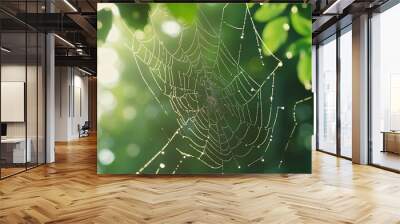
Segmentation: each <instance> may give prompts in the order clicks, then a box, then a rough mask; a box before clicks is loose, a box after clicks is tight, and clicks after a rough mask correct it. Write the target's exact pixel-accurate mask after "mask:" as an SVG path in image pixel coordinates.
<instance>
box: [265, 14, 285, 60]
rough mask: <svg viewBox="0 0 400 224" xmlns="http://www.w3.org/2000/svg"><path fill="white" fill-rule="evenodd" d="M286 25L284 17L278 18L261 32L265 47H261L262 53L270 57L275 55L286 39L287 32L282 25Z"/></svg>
mask: <svg viewBox="0 0 400 224" xmlns="http://www.w3.org/2000/svg"><path fill="white" fill-rule="evenodd" d="M287 23H288V19H287V18H286V17H283V16H282V17H279V18H276V19H274V20H272V21H271V22H269V23H268V24H267V25H266V26H265V27H264V30H263V33H262V36H263V40H264V42H265V44H266V45H267V47H268V49H269V50H268V49H267V47H265V46H263V50H264V53H265V54H266V55H271V53H275V52H276V51H277V50H278V49H279V48H280V47H281V46H282V44H284V43H285V42H286V40H287V37H288V31H287V30H285V29H284V25H285V24H287Z"/></svg>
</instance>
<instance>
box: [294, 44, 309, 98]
mask: <svg viewBox="0 0 400 224" xmlns="http://www.w3.org/2000/svg"><path fill="white" fill-rule="evenodd" d="M297 77H298V78H299V80H300V82H301V83H302V84H303V85H304V87H305V89H307V90H310V89H311V52H304V51H302V52H301V53H300V59H299V62H298V63H297Z"/></svg>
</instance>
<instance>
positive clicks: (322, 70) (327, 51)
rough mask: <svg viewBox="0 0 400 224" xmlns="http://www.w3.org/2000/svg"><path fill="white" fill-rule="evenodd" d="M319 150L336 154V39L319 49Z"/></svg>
mask: <svg viewBox="0 0 400 224" xmlns="http://www.w3.org/2000/svg"><path fill="white" fill-rule="evenodd" d="M318 148H319V149H320V150H323V151H327V152H330V153H336V39H335V37H333V38H332V40H330V41H328V42H327V43H324V44H321V45H320V46H319V48H318Z"/></svg>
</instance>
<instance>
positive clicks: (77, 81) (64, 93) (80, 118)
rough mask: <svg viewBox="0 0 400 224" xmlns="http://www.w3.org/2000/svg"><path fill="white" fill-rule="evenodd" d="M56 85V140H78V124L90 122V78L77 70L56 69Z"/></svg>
mask: <svg viewBox="0 0 400 224" xmlns="http://www.w3.org/2000/svg"><path fill="white" fill-rule="evenodd" d="M55 85H56V91H55V123H56V132H55V140H56V141H69V140H73V139H77V138H78V137H79V132H78V124H79V125H83V124H84V122H85V121H87V120H88V78H87V77H86V76H84V74H83V73H82V72H80V71H79V70H77V69H76V68H72V67H56V83H55ZM80 107H81V108H80ZM80 110H81V111H80Z"/></svg>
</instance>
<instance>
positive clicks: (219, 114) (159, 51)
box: [129, 3, 311, 174]
mask: <svg viewBox="0 0 400 224" xmlns="http://www.w3.org/2000/svg"><path fill="white" fill-rule="evenodd" d="M231 5H232V4H229V3H227V4H225V5H223V8H222V12H221V18H220V21H219V26H218V27H215V26H213V25H212V23H211V21H210V20H209V18H208V16H207V12H206V11H205V10H203V9H202V7H198V13H197V19H196V20H195V21H194V22H193V24H191V25H190V26H185V27H183V29H182V31H181V32H180V34H179V36H178V37H177V38H176V40H177V41H178V43H177V47H176V48H175V49H173V50H172V49H170V47H167V46H166V45H167V44H166V43H164V42H163V40H162V38H161V37H160V35H161V34H159V33H158V32H157V31H156V29H155V28H154V27H155V26H156V24H155V23H154V21H153V19H152V17H153V16H154V15H155V14H156V13H157V15H159V14H164V15H166V14H168V12H167V11H166V10H165V9H164V8H162V7H160V6H159V5H157V8H156V9H155V10H154V11H153V12H152V14H151V15H150V16H149V18H150V25H151V27H153V29H152V32H153V35H151V38H149V39H142V38H138V37H137V35H134V34H133V33H132V36H133V38H132V42H131V44H130V46H129V49H130V51H131V52H132V55H133V59H134V62H135V65H136V67H137V69H138V71H139V74H140V77H141V79H142V80H143V82H144V84H145V85H146V88H147V89H148V90H149V91H150V92H151V94H152V95H153V97H154V99H155V101H157V103H158V105H159V106H160V107H161V108H162V110H163V111H164V113H165V114H167V115H168V114H169V113H170V112H168V111H171V110H168V109H167V108H172V111H173V113H174V116H175V119H176V122H177V127H178V128H177V129H176V130H175V131H174V132H173V133H172V134H171V136H169V137H168V141H167V142H165V144H164V145H163V146H162V147H161V148H160V149H159V150H158V151H157V152H156V153H155V154H154V155H153V156H152V157H151V158H150V159H149V160H148V161H147V162H146V163H145V164H143V166H141V167H140V169H139V170H138V171H137V172H136V173H137V174H140V173H145V172H146V169H149V166H150V165H151V164H152V163H155V162H156V160H157V158H159V157H160V156H162V155H165V154H166V153H169V152H171V151H175V152H176V153H179V155H180V156H181V159H179V161H176V164H173V165H172V168H171V169H170V170H171V173H172V174H175V173H177V172H178V173H179V168H180V167H181V166H182V163H183V162H184V161H185V160H187V159H196V160H198V161H200V162H201V163H202V164H204V165H205V166H207V167H209V168H211V169H213V170H216V172H220V173H224V168H225V167H224V165H225V164H227V163H228V162H234V163H236V167H237V169H238V170H240V169H242V168H245V167H244V166H247V167H251V166H253V165H255V164H257V163H264V156H265V153H266V152H267V151H268V150H269V149H270V147H271V143H272V142H273V140H274V133H275V130H276V128H277V120H278V117H279V116H280V114H281V112H282V111H283V110H285V107H283V106H280V105H277V103H276V102H275V94H276V91H275V88H276V86H275V78H276V76H277V75H278V72H279V69H280V68H282V67H283V66H284V64H283V62H282V60H281V59H280V58H278V56H276V55H275V54H273V53H272V52H271V51H270V50H269V48H268V46H267V45H266V44H265V43H264V41H263V39H262V38H261V36H260V34H259V32H258V30H257V28H256V25H255V23H254V21H253V19H252V14H251V11H250V9H249V7H248V5H247V4H243V5H242V6H243V13H242V14H241V15H240V16H241V17H242V20H241V24H235V23H231V22H230V21H228V19H227V18H225V11H226V10H227V9H228V8H229V7H230V6H231ZM236 7H237V6H236ZM238 16H239V15H238ZM227 29H228V30H231V31H232V32H234V33H237V37H236V38H239V39H240V44H239V46H238V49H237V52H235V53H234V54H233V53H232V52H231V50H230V48H229V47H228V46H227V45H228V44H227V43H225V42H224V33H227V32H225V31H226V30H227ZM249 30H250V31H251V32H248V31H249ZM250 34H251V35H250ZM245 35H246V36H247V35H250V37H248V38H246V41H253V42H254V43H255V44H256V48H255V49H257V50H256V52H255V55H258V56H257V58H258V63H260V64H261V65H262V66H263V67H268V66H269V67H270V72H267V73H266V74H265V75H263V78H262V79H256V78H254V75H253V74H252V73H251V72H249V71H247V70H248V69H246V67H245V66H244V65H242V63H241V54H242V53H243V51H244V49H242V48H243V41H245V37H246V36H245ZM189 38H190V41H189V43H186V44H185V43H184V40H187V39H189ZM262 48H265V49H266V50H267V52H269V55H270V57H272V58H273V61H274V62H273V63H268V64H266V63H265V62H264V57H265V56H264V55H263V53H262ZM148 74H150V75H148ZM310 99H311V97H308V98H305V99H301V100H299V101H297V102H296V103H295V104H294V105H293V108H292V109H293V127H292V128H291V132H290V136H288V140H287V144H286V145H285V147H283V151H286V150H287V149H288V147H289V143H290V140H291V138H292V137H293V134H294V132H295V128H296V127H297V121H296V106H297V105H298V104H299V103H302V102H304V101H307V100H310ZM166 102H167V103H166ZM250 133H251V134H250ZM177 142H178V143H177ZM246 157H249V158H247V159H246V160H245V161H246V163H243V162H242V158H246ZM282 163H283V158H282V160H280V164H279V166H280V165H281V164H282ZM168 165H169V164H168ZM165 166H166V165H165V164H164V163H160V164H159V166H158V168H157V170H156V171H155V173H159V172H160V169H163V168H165Z"/></svg>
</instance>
